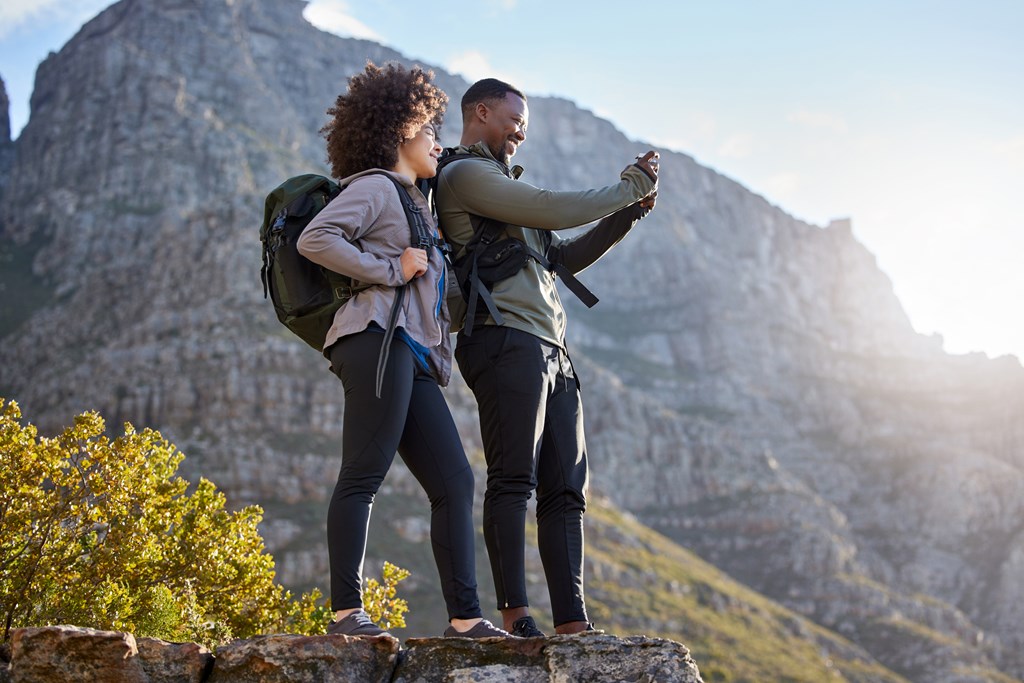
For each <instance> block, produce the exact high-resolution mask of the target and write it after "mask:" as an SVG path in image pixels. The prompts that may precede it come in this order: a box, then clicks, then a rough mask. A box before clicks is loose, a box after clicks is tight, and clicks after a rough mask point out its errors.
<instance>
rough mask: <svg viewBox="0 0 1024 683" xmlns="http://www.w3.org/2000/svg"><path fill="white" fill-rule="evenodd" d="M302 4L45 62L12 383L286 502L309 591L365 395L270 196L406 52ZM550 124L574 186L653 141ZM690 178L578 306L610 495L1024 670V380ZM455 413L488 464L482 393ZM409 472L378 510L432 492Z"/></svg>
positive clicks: (55, 409) (741, 197)
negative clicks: (281, 301) (950, 347)
mask: <svg viewBox="0 0 1024 683" xmlns="http://www.w3.org/2000/svg"><path fill="white" fill-rule="evenodd" d="M301 9H302V3H301V2H298V1H297V0H287V1H281V2H269V1H268V0H233V1H230V2H229V1H228V0H179V1H176V2H156V0H123V1H122V2H119V3H118V4H116V5H114V6H112V7H110V8H109V9H108V10H106V11H105V12H103V13H102V14H101V15H100V16H98V17H97V18H96V19H95V20H93V21H92V22H90V23H89V24H88V25H86V26H85V27H84V28H83V29H82V30H81V31H80V32H79V34H78V35H77V36H75V37H74V38H73V39H72V40H71V41H70V42H69V43H68V45H67V46H65V48H64V49H63V50H61V51H60V52H59V53H58V54H55V55H52V56H51V57H50V58H48V59H47V61H46V62H44V63H43V64H42V65H41V66H40V69H39V73H38V77H37V86H36V91H35V93H34V94H33V99H32V119H31V120H30V122H29V124H28V125H27V126H26V128H25V130H24V131H23V133H22V134H21V136H20V137H19V139H18V140H17V142H16V143H14V144H13V145H11V143H7V144H8V147H7V149H11V147H12V146H13V154H12V155H11V159H10V161H9V167H10V173H9V174H6V175H4V174H3V173H2V170H3V163H0V181H2V183H3V184H2V185H0V193H2V201H3V205H4V206H5V211H4V212H3V215H2V216H0V230H2V233H3V241H2V247H0V257H2V261H0V262H2V263H3V270H2V272H0V288H3V289H2V291H5V292H8V293H9V292H12V291H13V292H18V296H17V297H8V303H5V306H4V309H3V311H2V312H0V335H2V345H0V395H5V396H7V397H9V398H14V399H17V400H18V401H19V402H21V403H22V405H23V407H24V409H25V412H26V414H27V415H29V416H31V418H32V420H33V421H34V422H36V423H37V424H39V425H40V426H41V427H42V428H43V429H51V430H54V429H56V428H57V427H58V426H59V425H61V424H63V423H65V422H67V421H68V420H69V418H70V417H71V416H72V415H73V414H74V413H76V412H79V411H82V410H86V409H98V410H100V411H101V412H102V413H103V414H104V415H105V416H106V417H107V418H108V421H109V422H110V423H111V424H117V423H118V422H119V421H121V420H130V421H132V422H133V423H135V424H139V425H145V426H152V427H155V428H158V429H161V430H162V431H163V432H164V434H165V435H166V436H168V437H169V438H171V439H172V440H173V441H174V442H175V443H177V444H178V446H179V447H181V448H182V450H184V451H185V452H186V453H187V454H188V455H189V458H188V460H187V461H186V467H189V468H191V470H192V472H193V473H197V472H202V474H204V475H205V476H207V477H209V478H211V479H213V480H214V481H216V482H217V483H218V484H219V485H220V486H221V487H223V488H224V489H225V490H227V491H228V493H229V494H230V495H231V496H232V497H233V499H234V500H236V501H238V502H256V503H259V504H261V505H263V506H264V507H265V508H266V510H267V522H266V524H265V527H264V528H265V535H266V537H267V540H268V545H269V546H270V547H271V549H272V550H273V551H274V552H275V555H276V556H277V557H278V560H279V568H280V572H281V576H282V578H283V579H285V580H286V581H287V582H289V583H291V584H292V585H309V584H312V583H319V584H321V585H323V584H324V583H325V582H324V578H325V576H326V553H325V552H324V551H323V548H322V543H323V540H322V524H323V521H322V519H323V509H324V507H325V505H324V504H323V500H324V498H325V496H326V495H327V493H328V491H329V488H330V487H329V484H326V483H325V482H329V481H331V480H333V478H334V476H335V475H336V472H337V467H338V458H337V453H338V450H339V443H340V439H339V436H340V424H341V412H342V396H341V391H340V386H339V385H338V383H337V380H336V379H334V378H333V377H331V376H330V375H329V374H328V373H327V372H326V363H325V362H324V361H323V359H321V358H319V357H318V356H317V354H315V353H313V352H311V351H310V350H309V349H308V348H306V347H305V346H304V345H303V344H302V343H301V342H299V341H297V340H296V339H293V338H291V337H289V336H288V334H287V332H286V331H285V330H284V328H282V327H280V326H279V325H278V324H277V322H276V321H275V320H274V319H273V315H272V312H271V310H270V307H269V305H268V304H267V303H266V302H264V301H263V300H262V291H261V286H260V284H259V273H258V271H259V262H260V259H259V243H258V238H257V225H258V223H259V220H260V218H261V210H262V200H263V197H264V195H265V194H266V192H267V191H269V189H270V188H272V187H273V186H274V185H275V184H277V183H278V182H279V181H280V180H281V179H283V178H286V177H288V176H290V175H294V174H296V173H300V172H309V171H316V170H324V169H325V165H324V154H323V151H322V142H321V141H320V140H319V139H318V137H317V135H316V131H317V129H318V128H319V127H320V125H321V124H322V122H323V118H324V115H323V112H324V110H325V109H326V108H327V107H328V106H329V105H330V103H331V102H332V101H333V98H334V97H335V95H336V94H337V93H338V92H339V91H340V90H342V89H343V88H344V86H345V80H346V78H347V76H348V75H349V74H351V73H354V72H356V71H358V70H359V69H361V68H362V66H363V64H364V63H365V61H366V60H367V59H371V60H373V61H375V62H378V63H379V62H382V61H385V60H388V59H402V57H401V55H399V54H398V53H397V52H394V51H392V50H389V49H387V48H384V47H381V46H379V45H377V44H375V43H370V42H365V41H358V40H342V39H338V38H335V37H333V36H330V35H327V34H324V33H321V32H319V31H317V30H315V29H313V28H312V27H311V26H309V25H308V24H306V23H305V22H304V21H303V20H302V19H301ZM438 81H439V82H440V84H441V85H442V87H443V88H444V89H445V90H446V91H447V92H448V93H449V95H450V96H451V97H452V100H453V101H458V98H459V97H460V96H461V94H462V92H463V91H464V89H465V87H466V85H467V84H466V83H464V82H462V81H461V80H459V79H456V78H454V77H451V76H449V75H447V74H444V73H440V72H439V78H438ZM523 85H524V86H525V87H526V88H527V89H528V88H529V84H523ZM4 112H5V113H6V107H4ZM450 118H451V123H450V124H449V127H448V130H447V131H446V138H447V139H448V140H451V139H453V138H454V137H455V136H456V133H454V132H453V131H454V130H456V129H457V128H458V124H459V121H458V113H457V111H455V110H454V109H453V111H452V114H451V117H450ZM4 119H5V120H6V117H4ZM530 128H531V130H530V138H529V140H528V143H527V144H526V145H525V146H524V147H523V150H522V151H521V152H520V155H519V156H517V162H518V163H521V164H523V165H524V166H525V167H526V168H527V174H526V176H525V177H524V179H525V180H527V181H528V182H531V183H533V184H537V185H541V186H548V187H552V188H556V189H557V188H578V187H584V186H593V185H595V184H599V183H607V182H611V181H612V180H614V178H615V177H617V173H618V171H619V170H620V169H621V168H622V167H623V166H624V165H625V164H626V163H628V162H629V160H630V159H632V157H633V155H635V154H636V153H637V152H640V151H643V150H644V149H645V145H642V144H640V143H635V142H631V141H629V140H627V139H625V138H624V137H623V136H622V135H621V134H620V133H618V132H617V131H616V130H615V129H614V128H613V127H612V125H611V124H610V123H608V122H606V121H603V120H601V119H598V118H596V117H594V116H592V115H590V114H589V113H587V112H583V111H580V110H579V109H578V108H576V107H575V106H574V105H573V104H572V103H570V102H567V101H564V100H560V99H548V98H533V99H531V126H530ZM0 133H2V130H0ZM5 140H9V133H8V135H7V136H6V137H5V136H3V135H0V147H2V145H3V144H4V141H5ZM2 152H3V149H2V148H0V162H2V161H3V156H2ZM662 169H663V171H662V175H663V179H662V187H661V191H660V194H659V201H658V208H657V209H656V211H655V212H654V213H653V214H652V215H651V216H650V217H649V218H648V219H646V220H645V221H643V223H642V224H641V225H639V226H638V227H637V228H636V229H635V231H634V234H633V235H631V236H630V237H628V238H627V239H626V240H625V241H624V242H623V243H622V244H621V245H620V246H619V247H618V248H617V249H616V251H615V252H613V253H612V254H610V255H609V256H608V257H606V258H605V259H603V260H602V261H601V262H600V263H598V264H596V265H595V266H594V267H592V268H591V269H590V270H588V271H587V272H586V273H584V275H583V279H584V280H585V281H586V282H587V283H589V284H590V285H591V286H592V288H593V289H594V290H595V292H596V293H597V294H598V295H599V296H600V297H601V299H602V302H601V304H600V305H599V306H598V307H597V308H595V309H593V310H591V311H586V310H583V309H582V307H579V306H576V305H575V303H574V301H573V300H572V299H571V297H565V299H564V300H565V301H566V304H567V306H568V307H569V308H570V318H571V323H570V333H569V334H570V337H569V342H570V345H571V349H572V351H573V354H574V358H575V360H576V363H577V367H578V369H579V370H580V374H581V375H582V378H583V384H584V391H585V393H586V395H587V399H586V401H587V421H588V443H589V447H590V455H591V458H592V463H593V465H592V469H593V481H594V486H595V489H596V490H597V491H599V492H603V493H604V494H605V495H607V496H608V497H609V498H610V499H611V501H612V502H614V503H615V504H616V505H618V506H620V507H622V508H624V509H626V510H629V511H631V512H633V513H634V514H636V515H637V516H638V517H639V519H641V520H642V521H644V522H646V523H647V524H649V525H650V526H651V527H653V528H655V529H657V530H659V531H661V532H662V533H664V534H666V535H667V536H669V537H671V538H674V539H676V540H677V541H679V542H681V543H683V544H684V545H686V546H688V547H690V548H692V549H694V550H696V551H697V552H698V553H699V554H701V555H702V556H703V557H705V558H707V559H709V560H711V561H712V562H714V563H715V564H717V565H718V566H719V567H721V568H723V569H724V570H726V571H727V572H729V573H730V574H732V575H733V576H736V577H737V578H739V579H741V580H742V581H744V582H746V583H747V584H749V585H750V586H753V587H754V588H756V589H757V590H760V591H762V592H763V593H765V594H767V595H769V596H771V597H772V598H774V599H776V600H778V601H780V602H782V603H783V604H785V605H786V606H788V607H790V608H792V609H794V610H796V611H798V612H800V613H802V614H804V615H806V616H808V617H810V618H812V619H813V620H815V621H817V622H818V623H819V624H822V625H824V626H825V627H827V628H829V629H833V630H835V631H836V632H838V633H840V634H842V635H843V636H845V637H846V638H849V639H850V640H852V641H854V642H855V643H857V644H858V645H860V646H861V647H862V648H864V650H865V651H867V652H870V653H871V655H872V656H874V657H875V658H877V659H878V660H879V661H881V662H882V663H883V664H885V665H886V666H888V667H890V668H891V669H893V670H894V671H896V672H898V673H899V674H901V675H903V676H906V677H907V678H909V679H911V680H921V681H924V680H928V681H947V680H948V681H953V680H958V681H959V680H994V679H993V678H992V675H994V674H990V673H984V672H985V671H991V668H992V667H998V668H1001V669H1002V670H1003V671H1005V672H1007V673H1009V674H1010V675H1013V676H1017V677H1022V676H1024V659H1022V658H1021V655H1020V652H1021V651H1024V633H1022V629H1021V627H1020V624H1022V623H1024V595H1022V592H1024V583H1022V582H1021V580H1020V577H1021V576H1022V575H1024V527H1022V526H1021V523H1020V520H1021V519H1022V518H1024V517H1022V515H1021V513H1022V509H1021V508H1022V505H1024V502H1022V501H1024V475H1022V468H1024V424H1022V423H1021V421H1020V418H1019V415H1020V414H1021V413H1022V408H1024V370H1022V368H1021V366H1020V364H1019V363H1018V362H1017V361H1016V359H1012V358H1001V359H996V360H989V359H987V358H984V357H981V356H948V355H946V354H944V353H943V352H942V351H941V348H940V344H939V343H938V341H937V340H935V339H931V338H925V337H922V336H920V335H917V334H915V333H914V332H913V330H912V329H911V327H910V325H909V323H908V321H907V319H906V316H905V315H904V313H903V311H902V308H901V307H900V304H899V302H898V301H897V300H896V298H895V296H894V295H893V292H892V287H891V283H890V282H889V281H888V279H887V278H886V277H885V275H884V274H883V273H881V272H880V271H879V270H878V268H877V265H876V263H875V260H874V258H873V257H872V255H871V254H870V253H868V252H867V251H866V250H865V249H864V248H863V247H862V246H861V245H860V244H858V243H857V241H856V239H855V238H854V236H853V234H852V232H851V230H850V226H849V223H847V222H843V221H837V222H835V223H833V224H832V225H830V226H827V227H825V228H820V227H817V226H812V225H808V224H805V223H802V222H800V221H798V220H796V219H794V218H792V217H790V216H788V215H786V214H785V213H784V212H783V211H781V210H780V209H778V208H777V207H774V206H771V205H770V204H768V203H767V202H766V201H764V200H763V199H762V198H761V197H759V196H757V195H756V194H753V193H751V192H750V191H749V190H747V189H745V188H743V187H741V186H740V185H738V184H736V183H735V182H733V181H731V180H729V179H728V178H725V177H723V176H721V175H719V174H717V173H715V172H713V171H711V170H709V169H706V168H703V167H701V166H699V165H698V164H696V163H695V162H694V161H693V160H692V159H691V158H689V157H687V156H685V155H683V154H677V153H663V156H662ZM448 397H449V402H450V403H451V405H452V408H453V412H454V414H455V417H456V421H457V423H458V425H459V428H460V431H461V433H462V434H464V435H465V438H466V440H467V446H468V447H469V449H470V450H471V451H473V450H475V449H476V448H477V447H478V436H477V427H476V419H475V412H474V406H473V401H472V397H471V395H470V394H469V393H468V392H467V390H466V389H465V386H464V385H463V384H462V383H461V381H459V380H458V379H456V381H455V382H454V383H453V386H452V387H451V388H450V389H449V391H448ZM393 475H394V476H393V477H392V478H390V479H389V483H388V484H387V486H388V487H389V488H388V490H387V491H385V492H384V493H383V494H382V496H381V497H380V499H379V500H380V503H381V504H380V505H378V506H377V510H378V515H379V516H384V510H385V509H386V508H384V507H383V506H384V505H386V501H387V498H388V495H393V496H396V497H403V498H404V497H413V498H412V499H413V500H419V498H415V496H417V495H420V494H418V492H417V490H416V487H415V485H414V483H412V482H411V481H409V478H408V475H407V474H405V473H404V472H403V471H402V470H401V469H400V468H398V469H396V471H395V472H394V473H393ZM403 507H404V506H403ZM387 519H388V522H387V524H388V525H390V526H389V528H388V530H387V533H385V531H383V530H381V531H378V532H376V534H375V536H376V537H378V538H380V537H387V538H389V539H398V540H401V541H402V542H404V543H415V539H416V538H418V536H419V535H420V534H419V533H418V532H417V529H422V519H423V515H421V514H420V513H419V512H417V513H414V514H413V513H408V512H404V513H402V514H398V513H396V514H394V515H393V516H391V517H388V518H387ZM388 534H390V535H388ZM385 548H387V549H385ZM392 548H393V546H385V545H380V546H378V547H374V548H371V551H370V552H371V559H372V558H373V557H374V556H385V557H388V556H390V552H391V549H392ZM368 566H369V563H368ZM589 570H590V571H593V566H591V567H590V569H589ZM424 575H425V576H427V577H428V578H427V579H424V581H423V583H422V585H421V586H420V587H419V588H417V590H419V589H422V590H423V591H425V592H430V591H431V590H432V589H431V586H430V579H429V577H432V576H433V570H432V569H431V568H430V567H429V565H427V566H426V567H425V571H424ZM481 583H482V584H484V586H486V585H487V584H489V580H488V579H487V578H486V576H485V575H484V574H481ZM431 618H432V619H433V620H434V621H437V620H438V619H440V618H441V617H440V612H438V614H437V615H435V616H432V617H431ZM424 623H426V621H425V622H424ZM965 671H967V672H970V671H974V672H975V673H964V672H965ZM979 671H980V672H982V673H978V672H979Z"/></svg>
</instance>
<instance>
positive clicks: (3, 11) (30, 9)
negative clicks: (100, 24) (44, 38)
mask: <svg viewBox="0 0 1024 683" xmlns="http://www.w3.org/2000/svg"><path fill="white" fill-rule="evenodd" d="M103 1H104V2H107V0H103ZM78 4H80V5H85V7H84V8H77V9H79V10H80V11H77V12H75V11H72V10H73V9H75V8H76V7H75V5H74V4H72V6H71V7H69V6H67V5H64V4H61V3H60V2H59V0H4V2H3V3H0V38H2V37H4V36H6V35H7V34H9V33H11V32H12V31H14V30H15V29H18V28H20V27H21V26H23V25H24V24H29V23H32V22H38V20H40V19H44V21H45V22H46V23H53V22H55V21H66V20H69V18H73V19H76V20H77V21H78V23H81V22H82V21H84V20H85V19H88V18H89V17H91V16H93V15H94V14H96V13H97V12H98V11H99V10H100V9H102V7H95V5H97V4H98V2H88V3H78Z"/></svg>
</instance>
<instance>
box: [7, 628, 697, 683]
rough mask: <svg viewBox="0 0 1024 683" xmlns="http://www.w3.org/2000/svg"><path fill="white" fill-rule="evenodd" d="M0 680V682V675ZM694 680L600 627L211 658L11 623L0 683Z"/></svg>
mask: <svg viewBox="0 0 1024 683" xmlns="http://www.w3.org/2000/svg"><path fill="white" fill-rule="evenodd" d="M5 676H6V678H5ZM8 680H9V682H10V683H28V682H29V681H32V682H35V681H47V680H55V681H56V680H59V681H66V682H67V683H76V682H78V681H82V682H83V683H84V682H85V681H89V682H90V683H91V682H92V681H104V683H171V682H172V681H174V682H175V683H177V682H178V681H188V682H190V683H285V682H287V683H307V682H308V683H323V682H324V681H361V682H367V683H371V682H373V683H376V682H380V683H433V682H434V681H444V682H445V683H499V682H500V683H556V682H557V683H567V682H569V681H587V682H588V683H634V682H635V683H653V682H654V681H657V682H658V683H702V680H701V677H700V672H699V671H698V670H697V665H696V663H695V662H694V661H693V659H692V658H691V657H690V653H689V651H688V650H687V649H686V648H685V647H684V646H683V645H681V644H679V643H677V642H674V641H671V640H664V639H660V638H648V637H646V636H631V637H626V638H619V637H616V636H610V635H605V634H603V633H586V634H580V635H576V636H553V637H551V638H522V639H519V638H515V639H509V638H486V639H481V640H472V639H468V638H410V639H409V640H408V641H406V647H405V648H404V649H402V648H400V646H399V642H398V640H397V639H394V638H386V637H385V638H350V637H347V636H340V635H327V636H300V635H290V634H276V635H268V636H260V637H257V638H248V639H245V640H236V641H233V642H231V643H228V644H227V645H225V646H223V647H221V648H218V650H217V654H216V657H214V655H212V654H210V652H209V651H207V650H206V648H203V647H201V646H199V645H196V644H194V643H167V642H164V641H161V640H155V639H152V638H141V639H139V640H138V641H136V639H135V637H134V636H133V635H132V634H130V633H118V632H112V631H96V630H92V629H84V628H78V627H73V626H51V627H42V628H24V629H17V630H15V631H14V632H13V634H12V639H11V663H10V667H9V670H8V667H6V666H3V667H0V683H6V681H8Z"/></svg>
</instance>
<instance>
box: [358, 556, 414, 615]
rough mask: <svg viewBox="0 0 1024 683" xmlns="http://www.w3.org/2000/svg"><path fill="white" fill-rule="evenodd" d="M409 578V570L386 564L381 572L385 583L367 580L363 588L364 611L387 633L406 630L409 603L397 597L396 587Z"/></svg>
mask: <svg viewBox="0 0 1024 683" xmlns="http://www.w3.org/2000/svg"><path fill="white" fill-rule="evenodd" d="M408 577H409V570H407V569H402V568H401V567H396V566H395V565H393V564H391V563H390V562H385V563H384V570H383V571H382V572H381V579H382V580H383V583H381V582H380V581H377V579H367V580H366V586H364V587H363V609H365V610H366V613H367V614H369V615H370V619H372V620H373V623H375V624H377V625H378V626H380V627H381V628H382V629H384V630H385V631H390V630H391V629H393V628H405V613H406V612H408V611H409V603H407V602H406V601H405V600H404V599H403V598H399V597H397V595H398V589H397V588H396V586H397V585H398V582H399V581H403V580H405V579H407V578H408Z"/></svg>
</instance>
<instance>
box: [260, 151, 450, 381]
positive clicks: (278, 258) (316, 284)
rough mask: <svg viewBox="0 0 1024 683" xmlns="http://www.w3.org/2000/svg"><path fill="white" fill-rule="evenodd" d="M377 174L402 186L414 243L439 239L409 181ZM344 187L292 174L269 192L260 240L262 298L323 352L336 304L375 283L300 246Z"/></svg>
mask: <svg viewBox="0 0 1024 683" xmlns="http://www.w3.org/2000/svg"><path fill="white" fill-rule="evenodd" d="M373 174H377V175H383V176H385V177H386V178H388V179H389V180H391V182H393V183H394V184H395V187H396V188H397V189H398V196H399V197H400V198H401V200H402V207H403V208H404V209H405V216H406V218H407V219H408V221H409V229H410V231H411V232H412V245H413V246H416V247H419V248H421V249H425V248H429V247H430V246H433V245H434V244H436V241H435V239H434V238H433V235H432V234H431V231H430V227H429V225H428V224H427V223H426V221H425V220H424V219H423V216H422V215H421V214H420V208H419V206H417V205H416V202H414V201H413V199H412V197H410V196H409V192H408V191H407V190H406V189H405V187H403V186H402V184H401V183H400V182H398V181H397V180H395V179H394V178H393V177H391V176H390V175H388V174H387V173H384V172H383V171H375V172H373ZM367 175H370V174H367ZM361 177H363V176H360V178H361ZM358 180H359V178H357V179H356V181H353V182H357V181H358ZM343 189H344V188H342V187H340V186H339V185H338V184H337V183H335V182H334V181H332V180H331V179H329V178H326V177H324V176H321V175H314V174H307V175H300V176H295V177H293V178H289V179H288V180H286V181H284V182H283V183H281V184H280V185H278V186H277V187H276V188H274V190H273V191H272V192H271V193H270V194H269V195H267V199H266V202H265V203H264V209H263V224H262V225H261V226H260V241H261V242H262V243H263V268H262V270H261V273H260V275H261V277H262V280H263V298H268V297H269V298H270V300H271V302H272V303H273V304H274V312H275V313H276V314H277V319H278V320H280V321H281V322H282V323H283V324H284V326H285V327H287V328H288V329H289V330H291V331H292V332H294V333H295V334H296V335H298V337H299V338H300V339H302V341H304V342H306V343H307V344H309V345H310V346H312V347H313V348H314V349H316V350H317V351H320V352H323V350H324V341H326V339H327V332H328V330H330V328H331V325H332V324H333V323H334V314H335V313H336V312H337V310H338V309H339V308H341V306H342V305H343V304H344V303H345V302H346V301H348V300H349V299H351V298H352V297H353V296H355V295H356V294H357V293H359V292H361V291H363V290H364V289H369V288H370V287H373V286H374V285H372V284H365V283H356V282H354V281H353V280H352V278H351V277H349V276H347V275H342V274H341V273H335V272H334V271H331V270H328V269H327V268H324V267H323V266H320V265H317V264H316V263H313V262H312V261H310V260H309V259H307V258H306V257H305V256H303V255H302V254H300V253H299V251H298V249H297V248H296V245H297V243H298V241H299V235H301V234H302V231H303V230H305V229H306V226H307V225H309V223H310V221H312V220H313V217H314V216H316V215H317V214H318V213H320V211H321V210H323V208H324V207H325V206H327V204H328V203H330V201H331V200H332V199H334V198H335V197H337V196H338V195H339V194H341V192H342V191H343ZM404 293H405V285H403V286H401V287H399V288H398V292H397V294H396V296H395V303H394V305H393V306H392V309H391V316H390V321H389V329H388V330H386V333H385V340H384V341H385V345H384V347H382V349H381V360H380V363H381V365H380V367H379V368H378V370H379V372H378V391H377V394H378V396H379V395H380V388H379V384H380V381H381V379H382V377H383V371H384V367H383V366H384V365H385V364H386V363H387V349H388V348H389V347H390V343H391V337H392V336H393V334H394V326H395V322H396V320H397V318H398V310H399V309H400V307H401V302H402V299H403V297H404Z"/></svg>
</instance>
